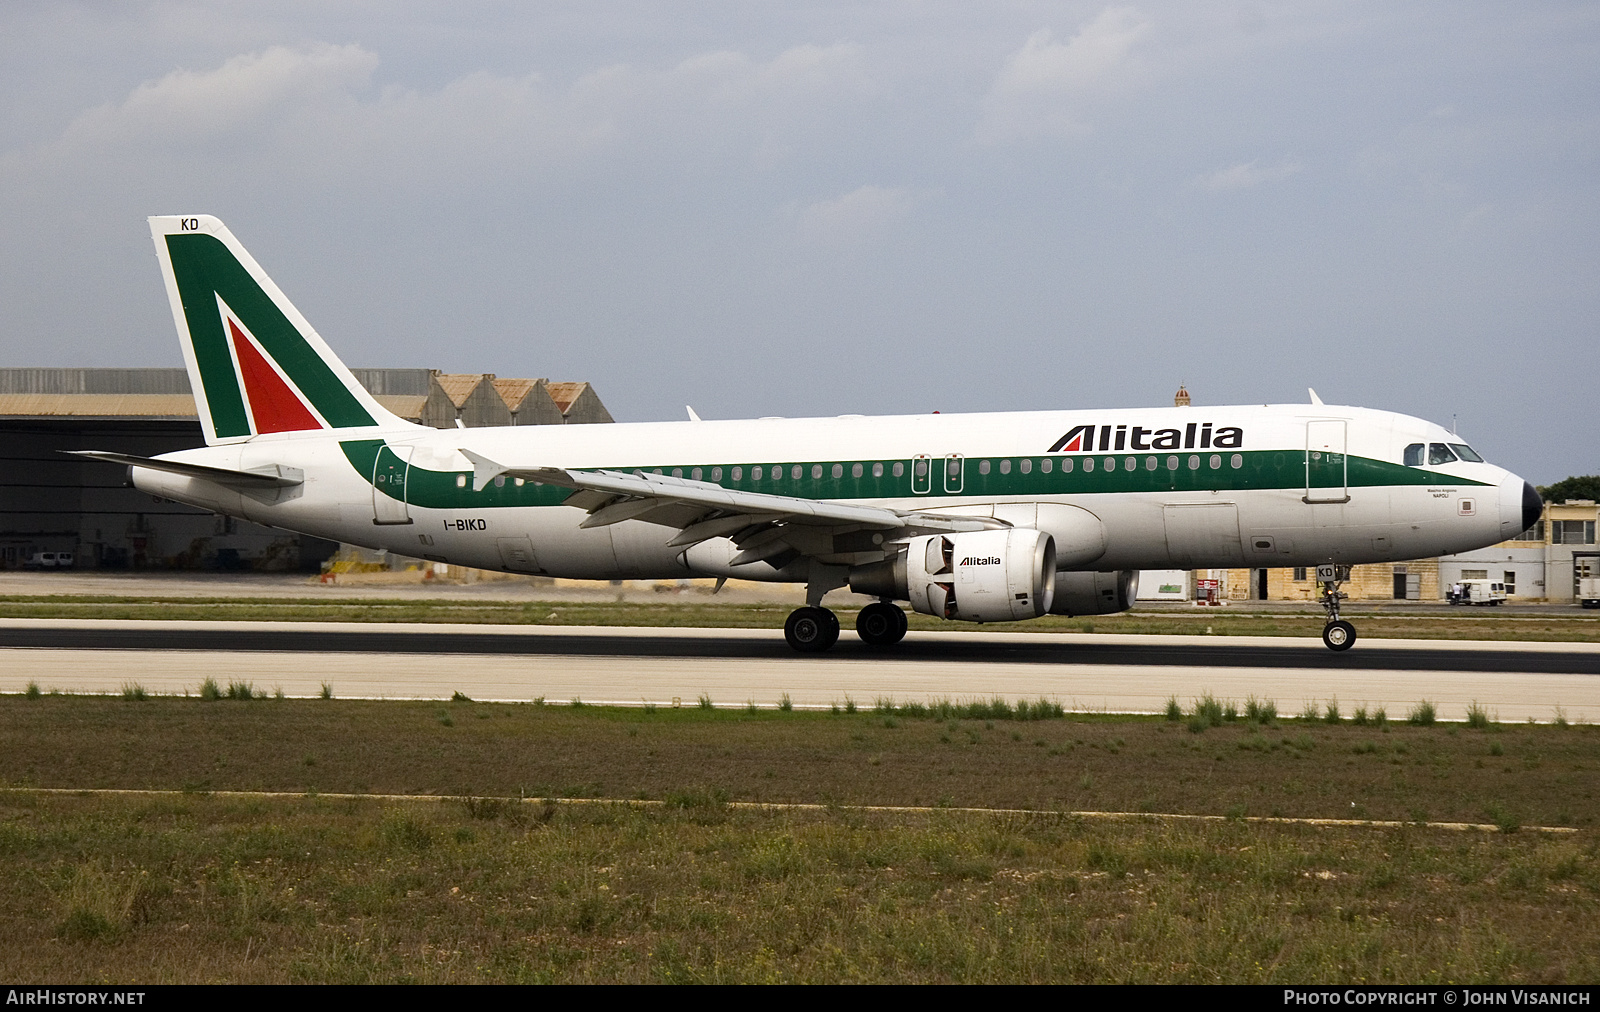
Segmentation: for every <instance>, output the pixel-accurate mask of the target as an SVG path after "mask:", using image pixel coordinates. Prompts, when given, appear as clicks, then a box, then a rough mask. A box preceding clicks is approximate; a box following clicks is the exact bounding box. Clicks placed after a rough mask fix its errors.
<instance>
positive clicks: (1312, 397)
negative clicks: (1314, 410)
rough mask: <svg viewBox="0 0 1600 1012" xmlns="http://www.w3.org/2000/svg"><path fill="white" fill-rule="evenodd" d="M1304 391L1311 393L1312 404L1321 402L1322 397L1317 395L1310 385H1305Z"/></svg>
mask: <svg viewBox="0 0 1600 1012" xmlns="http://www.w3.org/2000/svg"><path fill="white" fill-rule="evenodd" d="M1306 393H1308V394H1310V395H1311V403H1312V404H1317V405H1320V404H1322V398H1321V397H1318V396H1317V392H1316V391H1315V390H1313V389H1311V388H1310V387H1306Z"/></svg>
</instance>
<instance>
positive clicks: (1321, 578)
mask: <svg viewBox="0 0 1600 1012" xmlns="http://www.w3.org/2000/svg"><path fill="white" fill-rule="evenodd" d="M1348 579H1350V567H1349V566H1331V565H1328V566H1318V567H1317V582H1319V583H1321V584H1322V594H1321V596H1319V597H1318V598H1317V603H1318V604H1320V605H1322V610H1323V611H1325V612H1327V614H1328V624H1327V625H1325V626H1323V627H1322V642H1323V645H1324V646H1326V647H1327V648H1328V649H1329V650H1349V649H1350V647H1351V646H1352V645H1353V644H1354V643H1355V641H1356V627H1355V626H1353V625H1351V624H1350V623H1349V622H1346V621H1345V620H1344V619H1342V618H1340V617H1339V602H1340V601H1343V600H1345V599H1346V598H1348V597H1349V596H1350V595H1348V594H1346V593H1344V592H1343V591H1341V590H1340V589H1339V584H1341V583H1343V582H1344V581H1346V580H1348Z"/></svg>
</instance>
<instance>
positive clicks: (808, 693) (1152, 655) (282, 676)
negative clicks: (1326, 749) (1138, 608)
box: [0, 619, 1600, 722]
mask: <svg viewBox="0 0 1600 1012" xmlns="http://www.w3.org/2000/svg"><path fill="white" fill-rule="evenodd" d="M207 677H210V678H215V679H216V680H217V681H218V682H221V683H223V684H224V685H226V684H227V683H228V682H230V681H249V682H252V683H253V684H254V685H255V687H256V688H257V689H264V690H266V691H268V692H272V691H275V690H282V691H283V692H284V693H285V694H286V695H290V696H314V695H317V694H318V693H319V692H320V691H321V687H322V685H323V684H324V683H327V684H329V685H331V686H332V687H333V691H334V693H335V694H336V695H338V696H341V697H370V698H391V699H400V698H423V699H441V698H447V697H449V696H450V695H451V694H452V693H454V692H461V693H464V694H465V695H468V696H470V697H472V698H474V699H497V700H531V699H536V698H544V699H546V700H548V701H551V702H561V701H567V700H571V699H582V700H585V701H587V702H596V703H598V702H618V703H632V704H638V703H641V702H652V703H656V704H658V705H672V702H673V700H674V699H677V700H678V701H679V702H680V703H682V704H683V705H691V706H692V705H695V702H696V700H697V699H698V698H699V697H700V696H702V695H704V696H707V697H709V698H710V699H712V700H713V701H714V702H715V703H716V704H718V705H725V706H727V705H744V704H746V703H747V702H755V703H756V704H757V705H765V706H771V705H775V704H776V703H777V702H778V700H779V699H781V698H782V697H783V696H784V695H785V694H787V695H788V697H789V698H790V699H791V700H792V701H793V703H794V704H795V705H797V706H828V705H831V704H834V703H838V704H841V705H842V704H843V703H844V702H845V700H846V699H847V698H848V699H853V700H855V701H856V702H857V703H858V704H861V705H871V703H872V702H873V701H874V700H875V699H877V698H879V697H893V698H895V699H896V700H899V701H902V702H903V701H908V700H926V699H929V698H940V697H950V698H954V699H971V698H976V697H990V696H1003V697H1006V698H1008V699H1017V698H1022V697H1026V698H1037V697H1040V696H1044V697H1048V698H1052V699H1055V700H1058V701H1060V702H1061V703H1062V704H1063V705H1065V706H1068V707H1069V708H1072V709H1086V710H1100V709H1104V710H1110V711H1155V710H1160V709H1161V708H1162V707H1163V706H1164V705H1165V702H1166V700H1167V698H1168V697H1169V696H1174V695H1175V696H1177V697H1178V698H1179V699H1180V700H1181V701H1183V702H1185V703H1187V702H1188V701H1189V700H1190V699H1191V698H1193V697H1194V696H1197V695H1199V694H1201V693H1204V692H1210V693H1213V694H1215V695H1217V696H1218V697H1222V698H1231V699H1236V700H1239V701H1243V700H1244V699H1246V698H1247V697H1249V696H1252V695H1254V696H1256V697H1258V698H1263V699H1273V700H1275V701H1276V703H1277V706H1278V710H1279V712H1280V713H1283V714H1293V713H1298V712H1299V711H1300V710H1301V709H1302V708H1303V707H1304V705H1305V704H1306V703H1307V702H1309V701H1313V700H1315V701H1319V702H1322V703H1324V704H1325V703H1326V702H1327V701H1328V700H1330V699H1334V698H1336V699H1338V700H1339V702H1340V705H1341V707H1342V708H1343V709H1344V710H1345V712H1346V713H1348V712H1350V710H1351V709H1353V707H1355V706H1357V705H1366V706H1368V707H1377V706H1383V707H1385V709H1386V710H1387V712H1388V714H1389V716H1390V717H1391V718H1392V719H1393V718H1402V717H1404V715H1405V713H1406V712H1407V711H1408V710H1409V709H1410V707H1412V706H1413V705H1415V704H1416V703H1417V702H1418V701H1419V700H1423V699H1427V700H1429V701H1432V702H1433V703H1435V704H1436V706H1437V707H1438V711H1439V715H1440V717H1441V718H1445V719H1450V718H1460V717H1462V716H1464V714H1465V712H1466V709H1467V707H1468V706H1469V705H1471V704H1472V703H1473V702H1477V703H1478V704H1480V705H1482V706H1483V707H1485V708H1486V709H1488V710H1489V711H1490V712H1491V713H1495V714H1498V716H1499V719H1502V720H1526V719H1529V718H1532V719H1535V720H1541V721H1545V720H1551V719H1554V718H1555V716H1556V715H1557V714H1558V713H1562V714H1565V716H1566V717H1567V718H1568V719H1570V720H1588V721H1591V722H1593V721H1600V644H1586V643H1533V642H1507V641H1480V642H1459V641H1455V642H1452V641H1440V640H1363V641H1359V642H1357V644H1356V645H1355V647H1354V648H1353V649H1351V650H1349V651H1348V652H1345V653H1342V654H1335V653H1332V652H1330V651H1328V650H1327V649H1326V648H1324V647H1323V646H1322V644H1321V641H1320V640H1316V639H1301V638H1289V637H1242V636H1131V635H1103V634H1102V635H1096V634H1081V633H1010V632H986V631H960V632H943V631H941V632H914V633H912V634H910V635H909V636H908V637H907V638H906V640H905V641H904V642H902V643H901V644H899V645H898V646H896V647H894V648H892V649H889V650H872V649H869V648H867V647H866V646H864V645H863V644H861V643H860V642H858V641H857V640H856V639H855V637H854V636H853V634H852V633H850V632H849V631H846V633H845V635H844V636H842V637H841V639H840V642H839V644H838V646H837V647H835V648H834V649H833V650H831V651H829V652H828V653H826V654H822V655H798V654H795V653H794V652H792V651H791V650H790V649H789V648H788V646H787V645H786V644H785V643H784V642H783V636H782V634H781V632H778V631H775V630H772V631H769V630H749V629H670V628H613V627H580V626H495V625H414V624H378V623H332V622H145V621H120V620H75V619H55V620H45V619H5V620H0V692H19V691H22V690H23V689H24V688H25V687H26V685H27V684H28V683H29V682H36V683H38V684H39V686H40V687H41V688H42V689H44V690H45V691H51V690H59V691H63V692H90V693H106V692H110V693H115V692H118V691H120V690H121V689H122V687H123V686H124V685H126V684H130V683H137V684H139V685H140V686H141V687H143V688H144V689H145V690H146V691H147V692H157V693H182V692H185V691H187V692H191V693H193V692H196V691H197V690H198V686H199V684H200V683H201V682H202V681H203V680H204V679H205V678H207Z"/></svg>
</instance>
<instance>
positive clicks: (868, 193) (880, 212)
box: [796, 185, 931, 241]
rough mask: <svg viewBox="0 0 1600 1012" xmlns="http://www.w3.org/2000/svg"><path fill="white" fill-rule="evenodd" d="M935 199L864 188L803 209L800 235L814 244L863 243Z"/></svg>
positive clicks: (894, 189) (893, 189)
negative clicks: (926, 200)
mask: <svg viewBox="0 0 1600 1012" xmlns="http://www.w3.org/2000/svg"><path fill="white" fill-rule="evenodd" d="M927 196H931V194H930V193H918V192H916V191H913V190H908V189H905V188H904V187H885V186H871V185H868V186H862V187H858V188H856V189H854V190H851V191H850V192H849V193H846V194H844V195H842V196H839V197H834V198H832V199H829V200H818V201H815V202H814V203H811V204H809V205H807V206H806V207H804V208H802V209H800V211H799V212H798V214H797V215H796V218H797V221H796V224H797V226H798V228H799V230H800V234H801V235H803V236H805V237H806V238H808V239H811V240H814V241H839V240H846V241H850V240H860V239H865V238H870V237H873V236H877V235H881V234H882V233H884V232H885V231H887V230H888V229H889V228H891V227H893V226H894V224H895V223H896V222H898V221H900V220H901V219H903V218H905V217H906V215H908V214H910V213H911V209H912V207H914V206H915V205H916V203H917V201H918V200H920V199H922V198H923V197H927Z"/></svg>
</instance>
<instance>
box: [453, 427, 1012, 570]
mask: <svg viewBox="0 0 1600 1012" xmlns="http://www.w3.org/2000/svg"><path fill="white" fill-rule="evenodd" d="M461 453H462V454H463V455H465V456H466V458H467V459H468V460H470V461H471V462H472V466H473V472H472V487H473V489H474V490H481V489H482V488H483V487H484V486H485V485H487V484H488V483H489V482H491V481H493V480H494V479H495V478H497V477H501V476H502V475H504V476H510V477H513V478H522V479H524V480H527V481H537V482H543V483H544V484H546V485H555V486H557V487H559V488H570V489H572V490H573V494H572V495H571V496H569V497H568V498H567V505H569V506H576V507H578V508H580V509H583V510H586V511H587V512H588V513H589V516H588V518H587V519H585V520H584V521H583V523H582V524H580V525H579V526H581V527H603V526H605V525H607V524H614V523H620V522H621V521H623V520H643V521H646V522H647V523H655V524H661V525H663V526H667V527H673V528H677V529H678V534H677V536H676V537H674V538H672V540H671V541H669V542H667V544H669V545H691V544H695V543H696V542H700V541H705V540H707V539H708V538H717V537H732V538H733V539H734V541H735V542H736V543H737V544H738V545H739V546H740V548H742V549H745V551H744V552H742V553H741V557H743V556H750V555H752V553H756V554H755V555H754V557H753V558H748V559H744V561H755V560H756V559H760V558H768V557H771V556H773V555H775V554H777V553H778V552H780V551H783V550H784V549H786V548H790V547H794V548H796V549H797V550H799V551H800V552H801V554H805V555H834V554H838V553H837V552H835V551H832V550H831V548H832V546H831V545H830V546H828V549H829V550H820V551H819V550H817V549H819V548H822V546H821V545H819V544H818V543H817V539H816V538H815V537H814V536H812V537H806V536H804V535H805V534H813V535H814V534H817V533H822V531H823V530H826V531H828V532H829V533H832V534H836V535H844V534H848V533H850V532H854V531H861V530H873V531H879V532H884V533H889V532H894V533H893V535H892V536H893V537H905V536H911V535H914V534H921V533H932V532H954V531H976V530H986V529H989V528H994V527H1004V526H1007V525H1006V524H1005V523H1003V522H1002V521H998V520H992V519H990V518H988V517H964V516H944V515H940V514H933V513H918V512H914V511H913V512H907V511H901V510H892V509H888V508H887V507H883V506H864V505H860V504H857V503H847V502H834V501H830V500H826V499H823V500H817V499H801V498H798V497H796V496H787V495H772V494H770V493H766V492H747V491H744V490H741V489H731V488H724V487H722V486H721V485H718V484H716V483H714V482H708V481H694V480H692V479H689V478H673V477H671V476H669V475H662V474H651V473H648V472H641V471H634V472H631V473H628V472H621V471H607V470H596V471H585V470H577V469H572V468H559V467H522V466H510V465H506V464H500V463H497V462H495V461H493V460H490V459H489V458H487V457H484V456H482V455H481V454H477V453H474V452H473V451H471V450H467V449H463V450H461ZM793 535H802V536H799V537H795V536H793ZM878 543H879V544H881V541H880V542H878ZM803 546H805V547H803ZM806 547H811V548H812V550H810V551H807V550H806ZM735 564H738V561H737V560H736V562H735Z"/></svg>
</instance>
